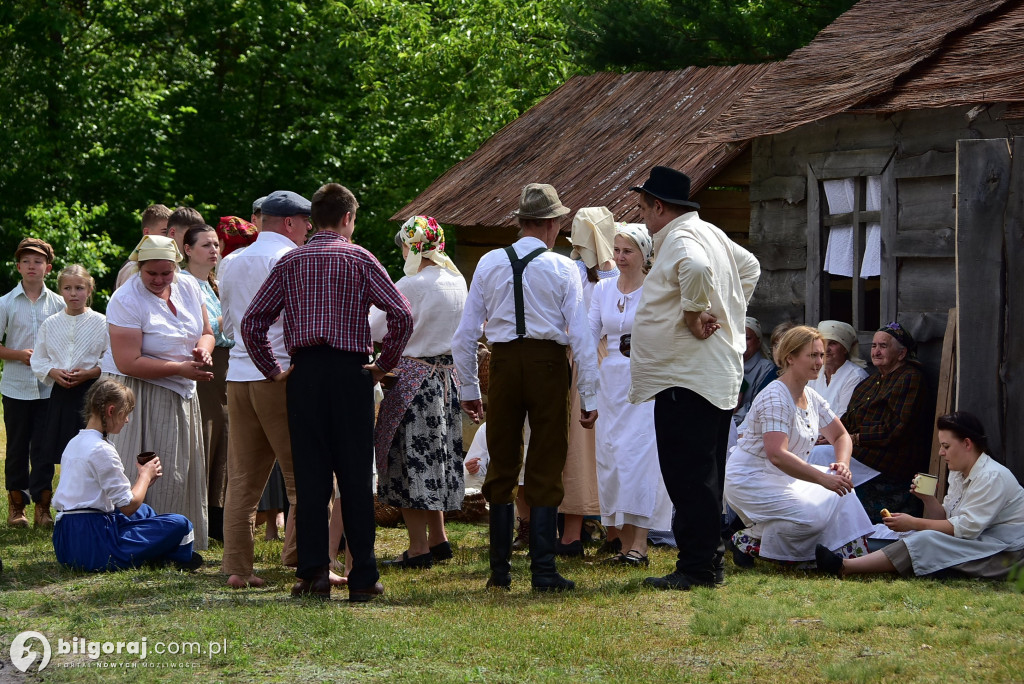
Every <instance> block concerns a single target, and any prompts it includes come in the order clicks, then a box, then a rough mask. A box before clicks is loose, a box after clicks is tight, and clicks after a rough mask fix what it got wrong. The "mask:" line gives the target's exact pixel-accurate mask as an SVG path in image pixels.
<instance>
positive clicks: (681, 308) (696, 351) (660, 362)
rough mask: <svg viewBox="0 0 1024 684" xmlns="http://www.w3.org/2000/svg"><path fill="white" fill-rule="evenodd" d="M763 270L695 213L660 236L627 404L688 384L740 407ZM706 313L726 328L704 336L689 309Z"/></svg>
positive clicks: (638, 324) (637, 331)
mask: <svg viewBox="0 0 1024 684" xmlns="http://www.w3.org/2000/svg"><path fill="white" fill-rule="evenodd" d="M760 275H761V266H760V265H759V264H758V263H757V259H756V258H755V257H754V255H753V254H751V253H750V252H748V251H747V250H745V249H743V248H742V247H740V246H739V245H737V244H736V243H735V242H733V241H732V240H730V239H729V237H728V236H727V235H726V234H725V233H723V232H722V231H721V230H719V229H718V228H716V227H715V226H713V225H711V224H710V223H707V222H706V221H702V220H701V219H700V217H699V216H697V212H695V211H691V212H688V213H686V214H683V215H682V216H679V217H677V218H676V219H674V220H672V221H671V222H670V223H669V224H668V225H666V226H665V227H664V228H662V229H661V230H659V231H658V232H657V233H655V234H654V265H653V266H652V268H651V272H650V273H649V274H648V275H647V279H646V280H645V281H644V292H643V295H642V296H641V297H640V305H639V308H638V309H637V312H636V318H635V319H634V322H633V337H632V340H631V351H630V370H631V373H632V384H631V386H630V388H629V401H630V402H632V403H634V404H639V403H640V402H643V401H648V400H650V399H652V398H653V397H654V395H656V394H657V393H658V392H660V391H662V390H664V389H668V388H670V387H683V388H686V389H689V390H691V391H693V392H696V393H697V394H699V395H700V396H702V397H704V398H705V399H707V401H708V402H710V403H711V404H713V405H714V406H717V407H718V408H720V409H723V410H732V409H733V408H735V407H736V403H737V400H738V399H739V395H740V386H741V385H742V383H743V351H744V349H746V347H747V341H746V332H745V328H744V323H745V319H746V315H747V302H749V301H750V297H751V295H752V294H753V293H754V286H755V285H757V280H758V278H759V277H760ZM709 307H710V309H709ZM705 310H710V313H711V314H713V315H714V316H716V317H717V318H718V324H719V325H721V326H722V327H721V329H719V330H718V331H717V332H715V333H714V334H713V335H712V336H711V337H709V338H708V339H706V340H700V339H697V338H696V337H694V336H693V334H692V333H691V332H690V329H689V328H688V327H687V326H686V322H685V321H684V319H683V312H685V311H705Z"/></svg>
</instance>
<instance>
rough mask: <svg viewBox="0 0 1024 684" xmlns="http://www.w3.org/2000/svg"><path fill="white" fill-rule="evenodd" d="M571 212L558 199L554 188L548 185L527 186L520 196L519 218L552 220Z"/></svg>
mask: <svg viewBox="0 0 1024 684" xmlns="http://www.w3.org/2000/svg"><path fill="white" fill-rule="evenodd" d="M569 211H570V209H569V207H567V206H565V205H564V204H562V202H561V201H560V200H559V199H558V193H557V192H555V189H554V187H552V186H550V185H548V184H547V183H530V184H528V185H525V186H524V187H523V193H522V194H521V195H520V196H519V211H518V212H517V213H518V214H519V218H524V219H552V218H558V217H559V216H565V215H566V214H568V213H569Z"/></svg>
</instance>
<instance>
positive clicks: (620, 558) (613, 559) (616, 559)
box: [598, 551, 626, 565]
mask: <svg viewBox="0 0 1024 684" xmlns="http://www.w3.org/2000/svg"><path fill="white" fill-rule="evenodd" d="M625 562H626V554H624V553H622V552H621V551H620V552H619V553H617V554H615V555H614V556H610V557H608V558H605V559H604V560H600V561H598V565H620V564H622V563H625Z"/></svg>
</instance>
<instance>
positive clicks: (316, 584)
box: [292, 568, 331, 601]
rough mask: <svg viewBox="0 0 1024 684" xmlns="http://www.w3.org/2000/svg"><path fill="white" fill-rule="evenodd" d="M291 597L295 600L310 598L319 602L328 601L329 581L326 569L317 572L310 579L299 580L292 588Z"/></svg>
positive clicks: (329, 593)
mask: <svg viewBox="0 0 1024 684" xmlns="http://www.w3.org/2000/svg"><path fill="white" fill-rule="evenodd" d="M292 596H294V597H296V598H302V597H303V596H311V597H313V598H315V599H318V600H320V601H330V600H331V579H330V574H329V571H328V569H327V568H324V569H323V571H320V570H317V574H316V576H315V577H313V578H312V579H300V580H299V581H298V582H296V583H295V586H293V587H292Z"/></svg>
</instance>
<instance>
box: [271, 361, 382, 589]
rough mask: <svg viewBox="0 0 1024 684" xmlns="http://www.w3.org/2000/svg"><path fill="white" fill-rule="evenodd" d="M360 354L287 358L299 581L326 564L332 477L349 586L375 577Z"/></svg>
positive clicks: (369, 447)
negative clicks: (337, 493)
mask: <svg viewBox="0 0 1024 684" xmlns="http://www.w3.org/2000/svg"><path fill="white" fill-rule="evenodd" d="M365 363H367V355H366V354H357V353H352V352H343V351H339V350H337V349H334V348H331V347H307V348H303V349H299V350H297V351H296V352H295V353H294V354H293V355H292V369H293V370H292V372H291V375H290V376H289V377H288V389H287V393H286V395H287V397H288V430H289V432H290V433H291V443H292V464H293V468H294V471H295V498H296V501H297V503H298V505H297V506H296V508H295V541H296V544H297V545H298V569H297V571H296V573H295V574H296V575H297V576H298V577H300V578H302V579H313V578H314V577H315V576H316V575H317V571H318V570H319V571H322V570H323V569H325V568H327V567H328V566H329V564H330V556H329V553H328V548H327V546H328V543H327V536H328V521H329V517H330V512H329V508H328V505H329V503H330V500H331V497H332V496H333V494H334V485H333V479H332V477H331V476H332V475H334V476H337V478H338V488H339V490H340V491H341V513H342V517H343V518H344V520H345V540H346V542H347V543H348V547H349V549H350V550H351V551H352V571H351V572H350V573H349V576H348V582H349V586H350V587H353V588H355V589H364V588H366V587H371V586H373V584H374V583H375V582H376V581H377V579H378V578H379V574H378V573H377V560H376V558H375V557H374V555H373V544H374V541H375V538H376V534H377V529H376V522H375V520H374V513H373V381H372V379H371V377H370V372H369V371H367V370H365V369H364V368H363V364H365Z"/></svg>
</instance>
